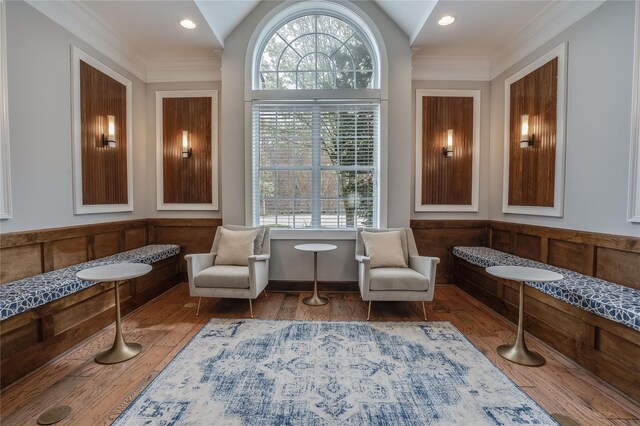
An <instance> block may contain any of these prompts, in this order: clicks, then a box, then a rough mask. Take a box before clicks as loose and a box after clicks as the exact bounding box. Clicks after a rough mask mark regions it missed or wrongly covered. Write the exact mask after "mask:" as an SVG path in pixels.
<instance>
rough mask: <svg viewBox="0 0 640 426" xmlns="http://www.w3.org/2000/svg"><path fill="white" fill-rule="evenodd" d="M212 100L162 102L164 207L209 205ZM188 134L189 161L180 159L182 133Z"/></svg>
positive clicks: (168, 100) (172, 99)
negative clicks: (170, 204)
mask: <svg viewBox="0 0 640 426" xmlns="http://www.w3.org/2000/svg"><path fill="white" fill-rule="evenodd" d="M211 108H212V106H211V97H201V98H195V97H194V98H191V97H190V98H164V99H163V100H162V135H163V141H162V146H163V147H162V150H163V154H162V161H163V172H164V176H163V185H164V202H165V203H211V202H212V199H211V198H212V191H211V186H212V184H213V183H212V178H211V176H212V175H211V167H212V159H211V144H212V134H211V132H212V128H211V125H212V123H211V117H212V116H211V112H212V111H211ZM183 130H187V131H188V132H189V143H190V147H191V149H192V150H193V155H192V156H191V158H182V131H183Z"/></svg>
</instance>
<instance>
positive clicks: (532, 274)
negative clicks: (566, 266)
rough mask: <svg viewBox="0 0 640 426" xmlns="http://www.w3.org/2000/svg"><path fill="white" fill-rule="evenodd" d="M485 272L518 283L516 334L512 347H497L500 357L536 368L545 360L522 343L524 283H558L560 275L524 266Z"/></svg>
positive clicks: (502, 267) (497, 268) (489, 269)
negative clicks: (518, 299)
mask: <svg viewBox="0 0 640 426" xmlns="http://www.w3.org/2000/svg"><path fill="white" fill-rule="evenodd" d="M486 271H487V272H488V273H489V274H491V275H493V276H495V277H498V278H503V279H505V280H511V281H518V282H520V303H519V304H518V334H517V336H516V342H515V343H514V344H513V345H500V346H498V349H497V351H498V354H500V356H501V357H503V358H506V359H508V360H509V361H512V362H515V363H517V364H522V365H528V366H538V365H542V364H544V363H545V359H544V357H543V356H542V355H540V354H539V353H537V352H533V351H530V350H529V349H528V348H527V344H526V343H525V341H524V283H525V281H533V282H552V281H560V280H561V279H562V278H564V277H563V276H562V275H561V274H558V273H557V272H553V271H547V270H546V269H538V268H529V267H526V266H490V267H488V268H487V269H486Z"/></svg>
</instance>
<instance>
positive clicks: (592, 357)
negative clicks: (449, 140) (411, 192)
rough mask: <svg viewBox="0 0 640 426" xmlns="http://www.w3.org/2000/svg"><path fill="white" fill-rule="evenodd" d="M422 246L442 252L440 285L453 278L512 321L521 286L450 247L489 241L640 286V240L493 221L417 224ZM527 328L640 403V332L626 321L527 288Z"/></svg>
mask: <svg viewBox="0 0 640 426" xmlns="http://www.w3.org/2000/svg"><path fill="white" fill-rule="evenodd" d="M411 226H412V228H413V230H414V235H415V237H416V243H417V245H418V251H419V252H420V254H423V255H431V256H438V257H440V259H441V263H440V265H438V276H437V282H445V281H446V282H454V283H455V284H456V285H458V286H459V287H460V288H462V289H463V290H465V291H466V292H467V293H469V294H471V295H472V296H473V297H475V298H476V299H478V300H480V301H481V302H483V303H484V304H486V305H487V306H489V307H490V308H492V309H493V310H495V311H496V312H498V313H500V314H501V315H503V316H505V317H506V318H508V319H509V320H511V321H512V322H514V323H515V322H516V321H517V317H518V286H517V283H514V282H511V281H505V280H501V279H496V278H495V277H493V276H490V275H488V274H487V273H486V272H485V271H484V269H483V268H479V267H477V266H474V265H471V264H469V263H467V262H465V261H463V260H460V259H457V258H455V259H453V258H452V256H451V255H450V249H451V248H452V247H454V246H456V245H461V246H488V247H491V248H494V249H496V250H500V251H504V252H507V253H511V254H515V255H517V256H521V257H526V258H528V259H533V260H537V261H540V262H544V263H548V264H551V265H555V266H558V267H562V268H566V269H571V270H574V271H577V272H580V273H583V274H585V275H591V276H594V277H598V278H602V279H604V280H608V281H611V282H615V283H617V284H621V285H624V286H627V287H631V288H636V289H638V288H640V238H633V237H626V236H618V235H608V234H598V233H592V232H581V231H573V230H566V229H556V228H548V227H542V226H532V225H523V224H515V223H508V222H494V221H417V220H416V221H412V222H411ZM526 292H527V300H526V302H525V328H526V330H527V331H528V332H530V333H531V334H533V335H534V336H536V337H538V338H540V339H541V340H543V341H544V342H546V343H548V344H549V345H551V346H552V347H553V348H555V349H556V350H558V351H559V352H561V353H562V354H564V355H566V356H567V357H569V358H571V359H573V360H575V361H576V362H577V363H579V364H580V365H582V366H584V367H585V368H587V369H588V370H590V371H592V372H593V373H594V374H596V375H598V376H599V377H601V378H603V379H604V380H606V381H607V382H609V383H611V384H613V385H614V386H616V387H618V388H619V389H621V390H623V391H624V392H626V393H627V394H629V395H631V396H632V397H633V398H636V399H639V400H640V372H638V369H637V360H638V359H640V334H639V333H638V332H636V331H634V330H633V329H631V328H629V327H627V326H624V325H622V324H619V323H616V322H613V321H610V320H608V319H604V318H602V317H599V316H596V315H593V314H591V313H588V312H586V311H584V310H582V309H579V308H577V307H574V306H571V305H568V304H566V303H564V302H561V301H560V300H558V299H555V298H553V297H551V296H548V295H546V294H543V293H541V292H539V291H537V290H535V289H532V288H527V289H526Z"/></svg>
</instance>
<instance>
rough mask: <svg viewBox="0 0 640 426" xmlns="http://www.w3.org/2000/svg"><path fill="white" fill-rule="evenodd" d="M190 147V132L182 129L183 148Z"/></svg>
mask: <svg viewBox="0 0 640 426" xmlns="http://www.w3.org/2000/svg"><path fill="white" fill-rule="evenodd" d="M187 149H189V132H188V131H187V130H183V131H182V150H183V151H185V150H187Z"/></svg>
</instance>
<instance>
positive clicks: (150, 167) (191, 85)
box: [145, 81, 222, 219]
mask: <svg viewBox="0 0 640 426" xmlns="http://www.w3.org/2000/svg"><path fill="white" fill-rule="evenodd" d="M220 86H221V84H220V82H219V81H197V82H188V83H150V84H147V86H146V87H147V97H146V109H147V155H146V163H147V176H146V182H147V204H146V206H145V207H146V214H147V217H153V218H156V217H170V218H217V219H219V218H220V217H222V215H221V214H220V210H217V211H177V210H171V211H168V210H158V208H157V207H158V204H157V198H158V197H157V191H156V189H157V179H156V92H158V91H175V90H217V91H218V105H220ZM219 117H220V108H218V118H219ZM218 123H220V120H219V119H218ZM217 131H218V153H219V151H220V143H219V141H220V126H219V125H218V129H217ZM218 158H220V156H219V155H218ZM219 167H220V164H218V170H219ZM218 185H219V186H220V180H219V179H218ZM219 193H220V191H218V194H219ZM220 204H221V203H220V201H219V202H218V205H220Z"/></svg>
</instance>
